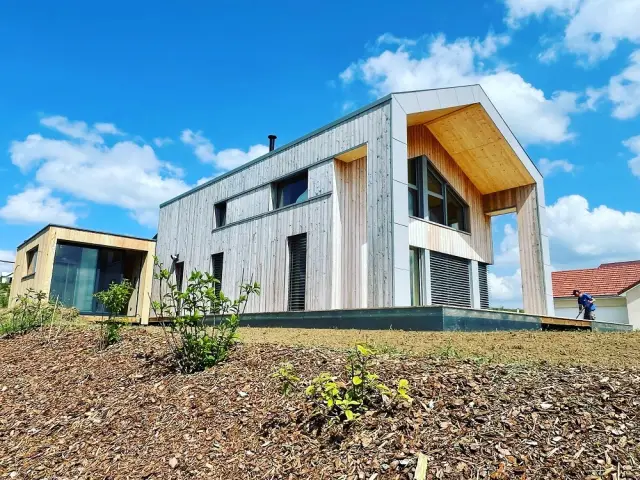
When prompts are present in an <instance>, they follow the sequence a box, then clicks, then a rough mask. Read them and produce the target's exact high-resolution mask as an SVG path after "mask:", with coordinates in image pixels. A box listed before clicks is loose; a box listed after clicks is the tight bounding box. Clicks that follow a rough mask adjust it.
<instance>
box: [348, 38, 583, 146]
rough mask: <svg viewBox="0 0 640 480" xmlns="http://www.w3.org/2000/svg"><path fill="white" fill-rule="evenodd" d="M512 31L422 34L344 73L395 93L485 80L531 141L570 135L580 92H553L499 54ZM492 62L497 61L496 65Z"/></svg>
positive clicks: (518, 129)
mask: <svg viewBox="0 0 640 480" xmlns="http://www.w3.org/2000/svg"><path fill="white" fill-rule="evenodd" d="M508 40H509V38H508V37H506V36H500V35H494V34H492V33H490V34H489V35H487V37H486V38H485V39H484V40H482V41H481V40H478V39H470V38H459V39H457V40H455V41H453V42H447V40H446V39H445V37H444V35H437V36H435V37H428V38H424V39H420V41H418V42H417V44H416V45H408V44H406V43H404V44H401V45H399V46H397V47H396V48H392V49H387V50H384V51H383V52H381V53H379V54H377V55H373V56H371V57H368V58H365V59H362V60H360V61H358V62H355V63H352V64H351V65H349V66H348V67H347V68H346V69H345V70H344V71H343V72H342V73H341V74H340V78H341V80H342V81H343V83H345V84H349V83H353V82H354V81H356V80H360V81H361V82H363V83H364V84H365V85H367V86H369V87H370V88H371V89H372V93H373V94H375V95H377V96H381V95H384V94H387V93H389V92H398V91H405V90H418V89H427V88H442V87H450V86H456V85H468V84H475V83H479V84H481V85H482V87H483V88H484V89H485V90H486V92H487V94H488V95H489V97H490V98H491V100H492V101H493V102H494V103H495V105H496V108H497V109H498V111H499V112H500V113H501V114H502V115H503V116H504V117H505V120H506V122H507V123H508V124H509V126H510V127H511V128H513V129H514V131H515V132H516V134H517V135H518V137H519V138H520V139H521V140H522V141H524V142H526V143H560V142H564V141H567V140H570V139H571V138H573V137H574V134H573V133H572V132H571V131H570V130H569V126H570V122H571V120H570V117H569V114H570V113H574V112H578V111H580V110H581V109H582V108H583V106H581V105H579V104H578V98H579V96H578V95H577V94H575V93H572V92H564V91H559V92H555V93H554V94H553V95H552V96H550V97H547V96H546V95H545V93H544V92H543V91H542V90H540V89H538V88H536V87H534V86H533V85H531V84H530V83H528V82H526V81H525V80H524V79H523V78H522V77H521V76H520V75H518V74H516V73H514V72H512V71H510V70H509V69H507V68H506V67H504V66H502V65H500V63H499V62H498V60H497V59H495V58H494V56H495V54H496V52H497V51H498V49H499V48H500V47H501V46H503V45H505V44H506V43H508ZM489 64H493V65H494V66H493V67H491V66H489Z"/></svg>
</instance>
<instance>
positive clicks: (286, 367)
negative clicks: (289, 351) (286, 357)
mask: <svg viewBox="0 0 640 480" xmlns="http://www.w3.org/2000/svg"><path fill="white" fill-rule="evenodd" d="M271 376H272V377H273V378H277V379H278V380H279V381H280V391H281V392H282V394H283V395H289V393H291V391H292V390H293V389H294V388H295V387H296V385H297V384H298V382H299V381H300V377H298V376H297V374H296V371H295V369H294V368H293V365H291V364H290V363H283V364H282V365H281V366H280V368H278V370H277V371H276V372H275V373H273V374H272V375H271Z"/></svg>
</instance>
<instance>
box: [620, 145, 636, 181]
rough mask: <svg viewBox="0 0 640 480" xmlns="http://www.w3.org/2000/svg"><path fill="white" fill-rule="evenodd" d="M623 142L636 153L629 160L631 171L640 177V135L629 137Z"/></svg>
mask: <svg viewBox="0 0 640 480" xmlns="http://www.w3.org/2000/svg"><path fill="white" fill-rule="evenodd" d="M622 144H623V145H624V146H625V147H627V148H628V149H629V150H631V153H633V154H634V155H635V157H633V158H632V159H631V160H629V168H630V169H631V173H633V174H634V175H635V176H636V177H639V178H640V135H637V136H635V137H631V138H628V139H627V140H625V141H624V142H622Z"/></svg>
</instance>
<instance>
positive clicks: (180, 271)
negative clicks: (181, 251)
mask: <svg viewBox="0 0 640 480" xmlns="http://www.w3.org/2000/svg"><path fill="white" fill-rule="evenodd" d="M174 273H175V275H176V288H177V289H178V291H179V292H181V291H182V286H183V281H184V262H178V263H176V267H175V271H174Z"/></svg>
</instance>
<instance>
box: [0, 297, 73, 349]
mask: <svg viewBox="0 0 640 480" xmlns="http://www.w3.org/2000/svg"><path fill="white" fill-rule="evenodd" d="M46 298H47V295H46V294H45V293H44V292H36V291H35V290H33V289H31V288H30V289H28V290H27V292H26V293H25V294H23V295H18V297H17V298H16V304H15V305H14V306H13V307H12V308H10V309H9V310H8V311H6V312H4V313H3V314H2V315H0V337H5V338H8V337H13V336H15V335H21V334H24V333H27V332H30V331H32V330H36V329H40V330H42V331H43V332H45V333H46V335H47V340H48V341H50V340H52V339H54V338H55V337H57V336H58V335H59V334H60V333H61V331H62V330H63V329H64V328H65V327H66V326H67V325H68V324H70V323H71V322H73V321H75V320H76V319H77V317H78V311H77V310H76V309H75V308H74V309H69V308H63V307H61V306H60V304H59V303H58V301H57V300H56V301H55V302H49V301H47V300H46ZM45 327H48V328H45Z"/></svg>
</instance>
